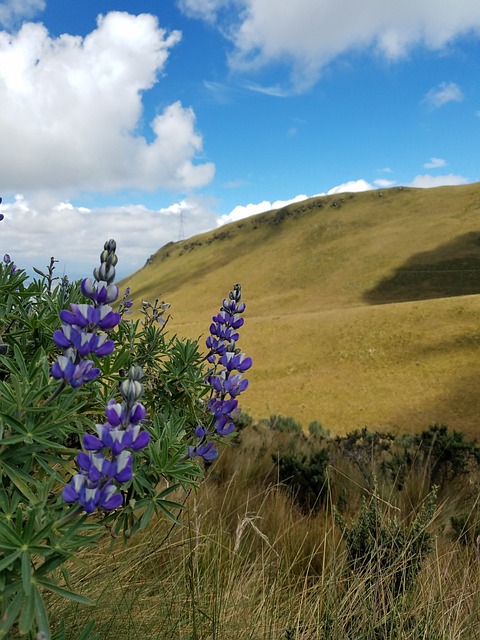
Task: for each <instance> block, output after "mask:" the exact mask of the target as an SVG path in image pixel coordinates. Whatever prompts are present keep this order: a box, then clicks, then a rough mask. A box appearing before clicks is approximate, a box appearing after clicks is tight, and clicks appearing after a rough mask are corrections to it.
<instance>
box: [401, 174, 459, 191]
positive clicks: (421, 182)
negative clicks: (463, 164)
mask: <svg viewBox="0 0 480 640" xmlns="http://www.w3.org/2000/svg"><path fill="white" fill-rule="evenodd" d="M467 183H468V180H467V178H464V177H463V176H457V175H455V174H453V173H449V174H448V175H445V176H430V175H422V176H416V177H415V178H414V179H413V180H412V183H411V185H410V186H412V187H418V188H420V189H429V188H430V187H447V186H455V185H458V184H467Z"/></svg>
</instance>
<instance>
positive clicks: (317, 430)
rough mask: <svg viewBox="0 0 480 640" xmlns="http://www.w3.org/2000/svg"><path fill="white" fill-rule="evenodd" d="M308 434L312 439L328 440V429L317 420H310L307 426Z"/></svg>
mask: <svg viewBox="0 0 480 640" xmlns="http://www.w3.org/2000/svg"><path fill="white" fill-rule="evenodd" d="M308 433H309V434H310V435H311V436H312V437H318V438H330V429H326V428H325V427H324V426H323V425H322V424H321V423H320V422H318V421H317V420H312V422H310V424H309V425H308Z"/></svg>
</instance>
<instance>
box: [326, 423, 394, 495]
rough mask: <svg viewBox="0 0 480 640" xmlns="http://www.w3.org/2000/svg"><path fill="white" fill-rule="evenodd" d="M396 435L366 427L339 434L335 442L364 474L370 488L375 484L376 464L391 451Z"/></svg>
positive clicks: (343, 453)
mask: <svg viewBox="0 0 480 640" xmlns="http://www.w3.org/2000/svg"><path fill="white" fill-rule="evenodd" d="M393 441H394V437H393V436H392V435H391V434H389V433H381V432H377V431H369V430H368V429H367V428H366V427H363V429H356V430H355V431H352V432H350V433H347V435H346V436H345V437H341V436H338V437H337V438H336V439H335V443H336V445H337V447H338V449H339V450H340V452H341V453H342V455H343V456H345V457H346V458H347V459H349V460H350V461H352V462H353V463H354V464H355V465H356V467H357V468H358V470H359V471H360V473H361V474H362V477H363V479H364V480H365V484H366V486H367V487H369V488H370V489H373V486H374V482H375V481H374V474H375V472H376V469H375V466H376V464H377V463H378V461H379V460H381V458H382V455H383V454H384V452H386V451H390V448H391V445H392V442H393Z"/></svg>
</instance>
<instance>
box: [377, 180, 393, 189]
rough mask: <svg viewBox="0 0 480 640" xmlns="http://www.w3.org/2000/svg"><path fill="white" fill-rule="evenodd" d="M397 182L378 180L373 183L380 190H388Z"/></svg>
mask: <svg viewBox="0 0 480 640" xmlns="http://www.w3.org/2000/svg"><path fill="white" fill-rule="evenodd" d="M396 182H397V181H396V180H385V178H378V180H374V181H373V184H374V185H375V186H376V187H380V189H388V188H389V187H393V185H394V184H395V183H396Z"/></svg>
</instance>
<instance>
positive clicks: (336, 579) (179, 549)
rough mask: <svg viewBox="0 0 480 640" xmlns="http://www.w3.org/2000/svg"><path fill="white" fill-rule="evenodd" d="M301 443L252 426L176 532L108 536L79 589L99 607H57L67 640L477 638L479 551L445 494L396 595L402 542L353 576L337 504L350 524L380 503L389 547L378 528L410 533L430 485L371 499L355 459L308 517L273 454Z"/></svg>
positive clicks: (81, 568) (79, 576)
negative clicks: (463, 534)
mask: <svg viewBox="0 0 480 640" xmlns="http://www.w3.org/2000/svg"><path fill="white" fill-rule="evenodd" d="M294 437H297V438H298V434H297V436H292V435H290V434H285V433H273V432H272V431H269V430H268V429H263V430H255V429H250V428H249V429H248V430H246V431H245V432H243V433H242V438H241V442H240V444H239V445H237V446H234V447H231V448H229V449H228V450H226V451H225V452H224V454H223V455H222V456H221V458H220V460H219V461H218V462H217V463H215V465H214V466H212V468H211V469H210V470H209V473H208V475H207V480H206V481H205V482H204V484H203V485H202V486H201V488H200V489H199V491H198V492H197V493H196V494H190V495H188V496H179V499H182V498H183V499H184V500H185V509H184V511H183V512H182V514H181V516H180V517H181V522H182V524H181V526H176V527H173V528H172V527H171V525H170V524H169V523H168V522H166V521H164V520H159V521H157V522H155V523H153V524H152V525H151V526H150V527H149V528H148V529H147V530H145V531H143V532H142V533H141V534H140V535H139V536H138V537H137V538H135V539H134V540H132V541H130V542H129V543H128V544H127V545H126V546H125V545H124V544H123V543H122V542H121V541H119V540H113V541H111V540H105V541H104V543H103V544H102V545H101V546H100V547H98V548H97V549H95V550H94V551H89V552H88V553H87V554H86V555H85V556H84V557H83V559H82V560H83V563H82V564H78V565H77V566H76V567H74V568H73V571H72V580H73V581H75V582H76V584H75V586H76V587H77V588H79V587H80V588H82V591H83V592H84V593H85V594H86V595H89V596H90V597H92V598H94V599H95V600H96V602H97V604H96V606H95V607H94V608H93V609H92V610H86V609H85V608H83V607H82V608H81V607H78V606H76V605H67V606H66V605H65V602H60V601H56V600H52V602H51V605H52V607H53V611H54V618H55V624H57V625H59V624H60V621H62V620H63V622H64V624H65V628H66V629H68V633H66V635H65V637H66V638H68V639H69V640H73V639H74V638H77V637H78V633H79V630H80V629H81V628H82V627H83V626H84V624H85V621H86V619H90V618H92V619H95V621H96V625H95V631H96V633H97V634H98V636H97V637H98V638H99V639H101V640H119V639H120V638H121V639H128V640H130V639H131V640H137V639H138V640H140V639H142V640H170V639H171V640H206V639H207V638H208V639H212V640H267V639H268V640H277V639H278V640H292V639H299V640H300V639H301V640H310V639H311V640H313V639H316V638H325V639H328V640H344V639H345V638H351V639H352V640H367V639H372V640H373V639H375V640H376V639H387V638H388V639H393V638H396V639H398V638H402V639H403V638H405V639H408V638H411V639H417V638H424V639H429V640H437V639H438V640H456V639H458V640H460V639H462V640H470V639H473V638H477V637H480V633H479V631H478V621H479V616H480V572H479V557H478V550H477V549H476V546H475V544H464V543H462V542H461V541H460V540H455V539H454V538H453V537H452V536H451V534H449V532H448V526H447V525H448V522H449V514H450V511H449V509H450V507H449V504H450V502H449V501H450V500H451V499H453V496H451V495H449V489H448V487H446V488H445V489H444V490H443V492H441V495H440V499H439V501H438V504H437V508H436V509H435V511H434V513H431V514H430V516H429V518H428V521H426V522H424V523H423V525H422V532H423V533H425V531H429V532H431V533H432V534H434V535H435V538H434V543H433V545H432V546H433V548H432V551H431V552H430V553H427V554H426V555H425V558H424V560H423V562H422V563H421V565H420V567H419V573H418V575H417V576H416V579H415V580H414V581H413V582H411V583H409V584H407V583H406V582H405V583H401V582H400V586H399V587H398V588H396V589H395V590H392V589H391V588H390V587H389V585H390V584H391V578H392V575H393V573H392V572H398V571H403V570H404V569H405V571H407V569H408V563H409V555H408V547H406V546H405V545H404V546H403V547H401V546H400V547H399V548H398V553H397V556H395V557H393V560H392V561H391V562H390V564H387V565H386V566H382V564H381V563H380V562H377V561H376V558H377V559H378V557H379V556H378V557H377V556H374V557H373V558H372V559H373V561H372V562H367V563H364V564H363V565H362V566H361V567H359V566H356V567H353V566H352V563H351V556H349V553H348V548H347V545H346V544H345V536H344V535H343V534H342V529H341V527H340V526H339V525H338V524H337V521H336V519H335V517H334V509H333V506H334V503H337V502H338V496H339V495H343V496H344V507H343V514H342V517H343V518H344V521H345V523H346V525H347V526H348V527H350V526H354V525H355V523H357V522H358V508H359V505H360V504H361V502H362V498H365V500H366V502H367V503H368V504H373V505H375V514H377V516H378V523H377V524H378V532H379V535H378V536H377V541H376V542H381V536H380V528H381V527H382V526H387V527H389V526H390V524H389V523H397V525H398V530H399V531H403V530H405V529H406V528H408V527H411V526H412V523H413V522H414V521H415V517H416V516H418V513H419V510H420V509H421V504H422V502H423V503H424V500H425V496H426V495H428V490H429V487H428V486H427V485H426V484H425V483H423V484H422V477H421V475H420V474H419V472H418V471H414V472H412V474H411V475H410V476H409V477H408V478H407V479H406V482H405V484H404V487H403V489H402V491H395V490H394V489H393V488H392V487H387V485H386V484H385V486H383V487H381V488H378V489H376V490H375V491H373V492H372V491H371V490H369V489H367V488H366V487H365V484H362V477H361V474H359V473H357V472H356V470H354V469H353V468H352V467H349V466H348V464H346V463H345V464H344V466H343V468H340V466H341V465H339V464H336V463H333V466H332V467H331V468H330V469H329V471H328V477H327V483H328V484H329V487H328V489H327V499H326V500H325V501H324V503H323V504H322V506H321V507H320V508H319V509H316V510H315V512H311V513H305V512H303V511H301V510H300V508H299V507H298V506H297V503H296V501H295V499H294V496H293V495H292V494H291V493H290V492H289V491H287V490H286V487H285V486H282V484H281V483H279V482H278V477H277V470H276V468H275V465H274V463H273V461H272V455H271V454H272V453H274V452H275V451H276V450H285V448H286V447H287V448H292V446H296V447H298V448H300V449H302V447H307V446H309V441H307V440H306V439H305V438H300V439H298V441H297V442H296V444H294V440H292V438H294ZM456 494H457V495H456V498H457V500H458V490H456ZM413 500H414V502H412V501H413ZM352 523H353V524H352ZM392 530H394V528H392ZM376 542H375V543H374V547H375V544H376ZM392 544H396V541H395V540H393V542H392ZM94 637H95V636H93V635H92V636H91V638H92V639H93V638H94Z"/></svg>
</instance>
